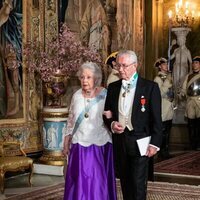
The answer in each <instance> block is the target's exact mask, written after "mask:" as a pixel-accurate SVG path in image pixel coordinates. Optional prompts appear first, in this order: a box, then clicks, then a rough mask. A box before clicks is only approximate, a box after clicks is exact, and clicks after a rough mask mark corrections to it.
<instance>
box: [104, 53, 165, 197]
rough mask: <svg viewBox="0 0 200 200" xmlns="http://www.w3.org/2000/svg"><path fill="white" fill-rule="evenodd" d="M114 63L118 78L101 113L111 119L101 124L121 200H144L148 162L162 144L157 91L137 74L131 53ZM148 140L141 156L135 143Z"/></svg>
mask: <svg viewBox="0 0 200 200" xmlns="http://www.w3.org/2000/svg"><path fill="white" fill-rule="evenodd" d="M116 61H117V67H118V70H119V74H120V77H121V79H120V80H118V81H115V82H113V83H111V84H109V86H108V93H107V98H106V102H105V109H104V110H105V111H107V112H110V113H111V116H110V117H109V118H104V122H105V124H106V125H107V127H108V128H109V129H110V130H111V131H112V133H113V134H112V136H113V148H114V159H115V162H116V165H117V166H118V169H119V178H120V182H121V187H122V193H123V199H124V200H145V199H146V191H147V180H148V165H149V159H150V157H152V156H154V155H155V154H156V153H157V151H158V150H159V148H160V145H161V142H162V120H161V95H160V90H159V87H158V84H157V83H155V82H153V81H149V80H146V79H143V78H142V77H140V76H139V75H138V73H137V67H138V63H137V56H136V54H135V52H133V51H128V50H127V51H120V52H119V53H118V55H117V60H116ZM148 136H150V137H148ZM148 138H149V139H150V142H149V144H148V143H147V145H146V147H147V148H146V149H143V148H142V149H143V150H145V153H144V155H141V153H140V151H139V145H138V140H139V139H144V140H146V139H148ZM143 147H144V146H143ZM140 150H141V149H140Z"/></svg>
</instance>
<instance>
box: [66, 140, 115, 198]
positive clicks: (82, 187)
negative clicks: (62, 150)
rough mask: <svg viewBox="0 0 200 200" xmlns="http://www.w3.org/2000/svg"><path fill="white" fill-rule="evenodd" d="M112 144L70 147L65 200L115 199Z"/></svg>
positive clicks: (75, 145)
mask: <svg viewBox="0 0 200 200" xmlns="http://www.w3.org/2000/svg"><path fill="white" fill-rule="evenodd" d="M116 199H117V195H116V182H115V175H114V164H113V151H112V144H111V143H107V144H105V145H104V146H97V145H91V146H89V147H83V146H81V145H80V144H72V146H71V150H70V155H69V160H68V166H67V173H66V179H65V193H64V200H116Z"/></svg>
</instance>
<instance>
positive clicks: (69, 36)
mask: <svg viewBox="0 0 200 200" xmlns="http://www.w3.org/2000/svg"><path fill="white" fill-rule="evenodd" d="M43 46H45V48H43ZM23 55H24V56H25V59H24V60H25V62H27V66H28V71H29V72H32V73H33V72H37V73H38V74H40V76H41V79H42V80H43V81H44V82H49V81H51V80H52V78H53V76H54V75H55V74H56V73H58V72H59V73H62V74H64V75H66V76H70V75H71V74H72V73H74V72H76V71H77V69H78V68H79V66H80V65H81V64H82V63H83V62H85V61H92V62H96V63H101V62H102V61H101V57H100V55H99V54H98V53H97V52H96V51H95V50H92V49H90V48H89V47H85V46H83V45H82V44H81V42H80V41H79V40H77V39H76V37H75V34H74V33H73V32H71V31H70V29H69V28H68V26H67V25H66V24H65V23H64V24H62V26H61V28H60V32H59V34H58V37H57V38H55V39H54V40H53V41H51V42H49V43H47V44H45V45H43V44H42V43H41V42H37V41H29V42H27V43H26V44H25V45H24V48H23Z"/></svg>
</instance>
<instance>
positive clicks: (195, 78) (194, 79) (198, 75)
mask: <svg viewBox="0 0 200 200" xmlns="http://www.w3.org/2000/svg"><path fill="white" fill-rule="evenodd" d="M199 78H200V74H197V75H195V76H194V77H192V78H191V79H190V81H189V82H188V83H187V89H188V88H189V86H190V85H191V84H192V83H193V82H194V81H196V80H197V79H199Z"/></svg>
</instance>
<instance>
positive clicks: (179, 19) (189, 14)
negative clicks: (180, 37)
mask: <svg viewBox="0 0 200 200" xmlns="http://www.w3.org/2000/svg"><path fill="white" fill-rule="evenodd" d="M168 18H169V21H170V22H171V24H172V26H173V27H188V26H191V25H192V24H193V23H194V18H195V10H194V4H192V3H191V2H189V1H186V2H183V0H179V1H178V2H177V3H176V4H175V11H174V12H172V10H170V11H169V12H168Z"/></svg>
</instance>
